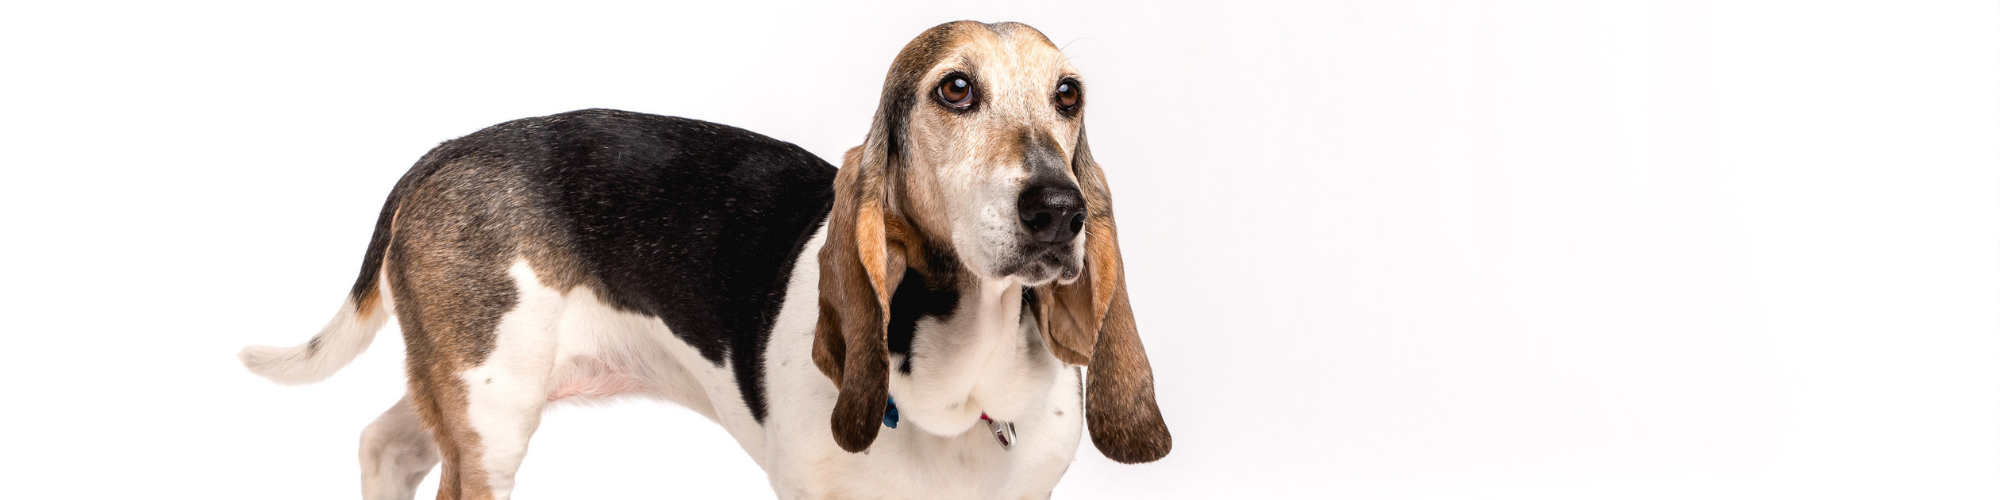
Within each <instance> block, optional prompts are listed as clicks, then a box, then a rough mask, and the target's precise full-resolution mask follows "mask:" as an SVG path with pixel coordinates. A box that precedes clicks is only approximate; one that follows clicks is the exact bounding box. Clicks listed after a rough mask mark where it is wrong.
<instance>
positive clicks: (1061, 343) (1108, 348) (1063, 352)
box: [1036, 132, 1174, 464]
mask: <svg viewBox="0 0 2000 500" xmlns="http://www.w3.org/2000/svg"><path fill="white" fill-rule="evenodd" d="M1071 168H1072V169H1074V171H1075V172H1076V181H1077V185H1078V188H1079V189H1080V190H1081V191H1083V199H1084V206H1085V208H1086V209H1087V210H1089V212H1090V215H1089V216H1088V218H1086V219H1085V224H1084V234H1085V236H1084V269H1083V273H1082V274H1081V275H1080V276H1078V277H1077V278H1076V281H1073V282H1071V283H1069V284H1061V283H1056V284H1050V285H1047V286H1043V287H1042V289H1041V290H1040V291H1039V293H1037V294H1036V296H1037V301H1036V302H1037V303H1036V306H1037V307H1038V308H1039V309H1040V310H1038V311H1036V312H1037V313H1038V314H1037V316H1038V317H1039V319H1040V322H1041V324H1040V325H1039V326H1040V327H1041V329H1042V335H1043V339H1044V340H1046V341H1047V342H1046V343H1047V344H1048V345H1049V349H1050V350H1051V351H1053V352H1054V353H1055V355H1056V358H1057V359H1061V360H1063V361H1064V362H1066V363H1070V364H1076V365H1088V366H1089V367H1090V370H1089V374H1090V375H1089V377H1090V380H1089V382H1088V389H1086V391H1085V397H1084V416H1085V419H1086V420H1087V422H1088V423H1089V425H1090V441H1091V442H1092V443H1095V444H1096V445H1097V450H1098V451H1101V452H1104V456H1106V457H1109V458H1111V459H1112V460H1116V461H1119V462H1123V463H1128V464H1133V463H1144V462H1151V461H1154V460H1159V459H1160V457H1164V456H1166V455H1167V452H1168V451H1171V450H1173V447H1174V438H1173V435H1171V434H1169V433H1168V432H1167V422H1166V420H1164V419H1162V418H1161V416H1160V407H1159V404H1157V403H1155V402H1154V401H1153V367H1152V365H1151V364H1150V363H1148V362H1147V361H1146V347H1145V346H1144V345H1141V344H1140V343H1139V327H1138V325H1137V324H1136V323H1134V322H1133V320H1132V302H1131V301H1130V299H1128V298H1127V296H1126V293H1125V263H1124V261H1123V260H1121V259H1120V258H1119V256H1118V226H1117V224H1116V223H1114V221H1113V219H1112V217H1111V188H1110V185H1109V184H1107V183H1105V181H1104V170H1103V169H1102V168H1101V167H1099V166H1098V165H1097V162H1096V160H1094V159H1092V158H1091V157H1090V147H1089V145H1088V144H1087V143H1086V142H1085V141H1084V140H1083V136H1082V134H1081V132H1079V134H1078V136H1077V142H1076V152H1075V157H1074V158H1072V159H1071Z"/></svg>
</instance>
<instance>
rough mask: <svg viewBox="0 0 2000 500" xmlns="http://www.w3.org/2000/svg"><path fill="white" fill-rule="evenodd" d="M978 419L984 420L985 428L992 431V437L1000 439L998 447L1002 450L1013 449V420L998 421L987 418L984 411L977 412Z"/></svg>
mask: <svg viewBox="0 0 2000 500" xmlns="http://www.w3.org/2000/svg"><path fill="white" fill-rule="evenodd" d="M979 419H980V420H985V421H986V430H989V431H993V438H994V439H998V440H1000V449H1002V450H1011V449H1014V423H1013V422H1000V421H997V420H993V419H991V418H987V417H986V414H984V413H981V414H979Z"/></svg>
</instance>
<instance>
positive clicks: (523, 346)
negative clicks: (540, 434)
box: [411, 262, 564, 499]
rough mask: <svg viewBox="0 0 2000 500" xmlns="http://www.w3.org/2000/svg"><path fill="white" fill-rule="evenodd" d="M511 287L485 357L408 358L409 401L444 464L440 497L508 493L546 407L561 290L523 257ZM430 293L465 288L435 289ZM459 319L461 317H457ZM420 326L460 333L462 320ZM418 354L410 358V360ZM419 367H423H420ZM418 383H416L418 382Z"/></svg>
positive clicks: (444, 333)
mask: <svg viewBox="0 0 2000 500" xmlns="http://www.w3.org/2000/svg"><path fill="white" fill-rule="evenodd" d="M507 274H508V275H509V276H510V277H511V278H512V281H514V283H513V284H514V285H515V290H516V293H515V294H513V297H508V298H511V299H513V300H510V301H507V302H512V303H513V304H512V305H511V307H509V308H507V310H506V312H505V313H503V314H501V315H499V317H498V318H497V321H494V322H492V323H488V324H491V325H492V326H491V328H492V330H491V333H490V339H491V340H490V342H491V344H489V345H488V346H487V347H486V348H485V349H484V350H485V351H486V352H485V356H483V359H476V360H474V359H470V358H459V359H457V360H454V361H452V362H450V363H430V364H422V363H413V364H412V367H411V368H412V384H411V389H412V394H411V396H412V400H413V401H414V402H415V403H416V406H417V408H418V410H419V412H420V414H422V415H423V416H424V417H425V418H424V420H425V421H426V422H429V423H430V424H431V429H433V432H434V438H435V439H436V441H437V444H438V448H439V453H440V455H442V458H443V461H444V469H443V472H442V474H441V476H440V477H439V480H438V487H439V492H438V498H440V499H448V498H462V499H489V498H490V499H506V498H508V497H510V496H511V495H512V493H513V490H514V472H515V470H516V469H519V468H520V466H521V459H522V458H523V457H525V456H526V454H527V452H528V439H529V438H530V437H531V436H533V435H534V432H535V429H536V427H538V426H540V424H541V417H542V409H543V407H545V406H547V405H548V400H549V393H550V390H551V387H550V386H551V384H552V382H551V380H550V379H551V377H552V375H553V370H554V367H555V360H556V353H557V347H558V344H559V339H558V338H557V332H556V324H557V321H558V319H559V318H560V316H561V314H562V310H563V305H564V304H563V297H562V293H561V292H558V291H556V290H554V289H550V288H547V287H543V286H540V284H538V283H537V281H536V278H535V273H534V272H533V271H532V270H530V269H529V268H528V266H527V265H526V264H525V263H518V262H517V263H516V264H515V265H514V266H513V267H511V268H509V269H508V270H507ZM432 290H433V292H434V294H436V295H439V296H444V295H445V294H450V293H457V294H459V295H467V296H470V295H471V293H472V292H470V291H459V290H451V289H450V287H436V288H433V289H432ZM460 317H463V316H460ZM422 322H423V323H424V324H422V325H418V328H420V329H422V331H424V332H426V333H427V334H428V335H432V336H450V335H454V334H457V333H459V331H460V329H462V328H463V327H462V326H461V325H462V324H464V322H453V321H435V322H433V321H431V320H430V318H428V317H426V318H424V319H423V321H422ZM415 358H416V357H413V359H415ZM419 368H421V371H419ZM419 381H421V382H419Z"/></svg>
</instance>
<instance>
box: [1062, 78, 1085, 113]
mask: <svg viewBox="0 0 2000 500" xmlns="http://www.w3.org/2000/svg"><path fill="white" fill-rule="evenodd" d="M1080 102H1083V88H1082V86H1080V85H1077V83H1076V82H1075V81H1073V80H1063V81H1062V83H1058V84H1056V108H1057V109H1061V110H1062V112H1064V113H1071V112H1075V111H1076V105H1077V103H1080Z"/></svg>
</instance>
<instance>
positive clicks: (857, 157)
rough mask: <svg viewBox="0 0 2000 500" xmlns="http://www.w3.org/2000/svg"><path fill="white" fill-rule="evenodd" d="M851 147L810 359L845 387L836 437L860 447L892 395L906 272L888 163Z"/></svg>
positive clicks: (830, 222) (840, 179) (871, 436)
mask: <svg viewBox="0 0 2000 500" xmlns="http://www.w3.org/2000/svg"><path fill="white" fill-rule="evenodd" d="M874 139H875V138H871V140H870V141H869V142H870V143H871V144H867V145H863V146H862V147H857V148H854V149H852V150H849V151H848V152H847V158H846V160H845V161H844V162H843V164H842V165H841V167H840V172H839V173H838V174H835V175H834V178H833V190H834V196H833V212H832V213H831V214H829V215H828V217H827V223H826V244H825V246H823V247H821V248H820V251H819V326H818V327H817V328H816V329H815V330H814V334H813V335H814V338H813V363H814V364H816V365H818V366H819V370H820V372H821V373H825V374H826V376H827V378H831V379H833V382H834V384H836V385H838V386H840V397H839V399H838V400H837V401H836V402H835V403H834V406H833V440H834V442H836V443H839V444H840V447H841V449H844V450H847V451H849V452H855V453H858V452H861V451H862V450H866V449H868V445H870V444H872V443H874V442H875V435H876V433H878V432H880V430H881V428H880V427H881V425H882V412H883V411H884V410H885V409H886V408H887V407H888V400H889V378H888V377H889V372H888V369H889V346H888V339H889V337H888V335H889V331H888V324H889V316H888V313H889V297H890V296H892V295H893V294H894V293H895V292H896V290H895V287H896V284H897V283H899V282H900V281H901V280H900V279H898V280H897V281H890V280H889V278H890V277H892V276H893V277H896V278H901V277H902V276H903V266H904V260H903V251H902V248H901V244H900V243H899V242H900V241H901V240H902V238H901V237H900V236H901V234H900V233H901V231H900V230H899V229H901V228H902V227H903V225H902V224H898V223H897V221H894V220H892V219H894V216H893V215H890V214H885V213H884V212H883V208H884V206H885V204H884V201H883V200H884V196H883V193H884V191H883V185H884V182H885V180H884V176H885V174H886V172H884V168H885V163H886V162H885V160H884V159H883V158H882V156H883V155H880V154H878V153H879V151H875V150H874V148H872V147H871V146H873V145H875V144H874V143H877V141H876V140H874Z"/></svg>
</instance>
